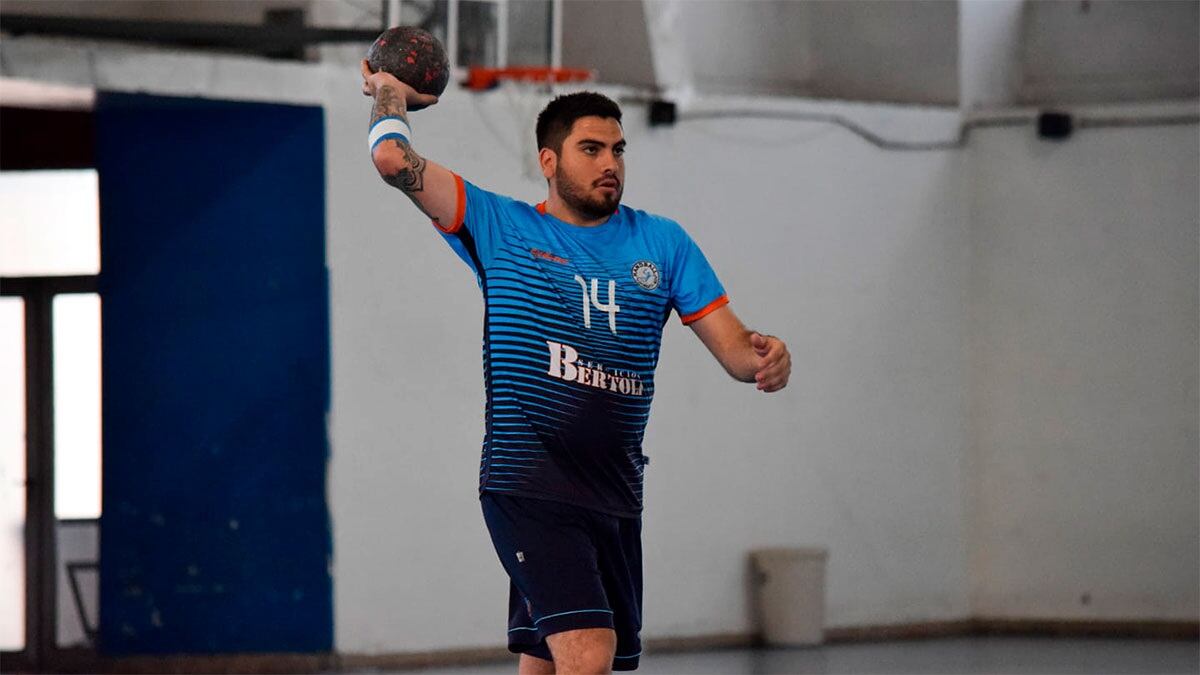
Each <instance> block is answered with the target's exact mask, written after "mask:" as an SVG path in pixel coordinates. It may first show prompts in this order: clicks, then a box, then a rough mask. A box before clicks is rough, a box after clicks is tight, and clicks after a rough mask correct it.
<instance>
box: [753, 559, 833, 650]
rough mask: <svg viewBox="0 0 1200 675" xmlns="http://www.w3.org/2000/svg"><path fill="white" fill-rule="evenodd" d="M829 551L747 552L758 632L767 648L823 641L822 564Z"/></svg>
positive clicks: (823, 598)
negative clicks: (748, 554)
mask: <svg viewBox="0 0 1200 675" xmlns="http://www.w3.org/2000/svg"><path fill="white" fill-rule="evenodd" d="M828 559H829V549H826V548H816V547H807V548H806V547H799V548H765V549H757V550H754V551H751V552H750V566H751V570H752V579H753V583H754V594H753V595H754V602H755V605H756V607H755V610H756V611H755V614H756V619H757V622H758V626H757V628H758V630H759V632H760V633H761V635H762V638H763V642H764V643H765V644H767V645H768V646H778V647H797V646H808V645H819V644H821V643H822V642H823V641H824V640H825V563H826V561H827V560H828Z"/></svg>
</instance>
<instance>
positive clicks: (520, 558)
mask: <svg viewBox="0 0 1200 675" xmlns="http://www.w3.org/2000/svg"><path fill="white" fill-rule="evenodd" d="M517 562H525V552H524V551H517Z"/></svg>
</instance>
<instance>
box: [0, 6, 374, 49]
mask: <svg viewBox="0 0 1200 675" xmlns="http://www.w3.org/2000/svg"><path fill="white" fill-rule="evenodd" d="M0 31H3V32H5V33H9V34H11V35H22V34H37V35H60V36H68V37H77V38H93V39H101V40H121V41H124V42H148V43H155V44H165V45H172V46H176V47H180V46H182V47H215V48H225V49H235V50H237V51H243V52H254V53H280V52H287V51H291V50H296V49H300V48H303V47H306V46H308V45H312V44H319V43H329V42H359V43H364V42H365V43H368V44H369V43H371V42H373V41H374V40H375V38H376V37H378V36H379V32H380V29H378V28H369V29H363V28H313V27H309V26H297V25H270V24H267V25H258V26H256V25H250V24H229V23H195V22H178V21H133V20H125V19H80V18H75V17H59V16H35V15H26V14H0Z"/></svg>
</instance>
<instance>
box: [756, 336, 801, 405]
mask: <svg viewBox="0 0 1200 675" xmlns="http://www.w3.org/2000/svg"><path fill="white" fill-rule="evenodd" d="M750 346H752V347H754V354H755V356H757V357H758V371H757V372H755V373H754V381H755V382H756V383H757V386H758V389H759V390H760V391H765V392H772V391H779V390H780V389H783V388H784V387H786V386H787V383H788V377H789V376H790V375H791V374H792V355H791V354H789V353H788V350H787V345H786V344H784V343H783V340H780V339H779V338H777V337H775V336H774V335H762V334H760V333H751V334H750Z"/></svg>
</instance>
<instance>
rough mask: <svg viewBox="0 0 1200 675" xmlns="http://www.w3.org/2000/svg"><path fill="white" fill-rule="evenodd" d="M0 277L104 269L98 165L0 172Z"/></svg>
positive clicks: (86, 271)
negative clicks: (78, 168) (101, 259)
mask: <svg viewBox="0 0 1200 675" xmlns="http://www.w3.org/2000/svg"><path fill="white" fill-rule="evenodd" d="M0 204H4V208H3V209H0V276H14V277H15V276H51V275H69V274H96V273H98V272H99V271H100V198H99V182H98V180H97V177H96V171H95V169H81V170H71V171H3V172H0Z"/></svg>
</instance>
